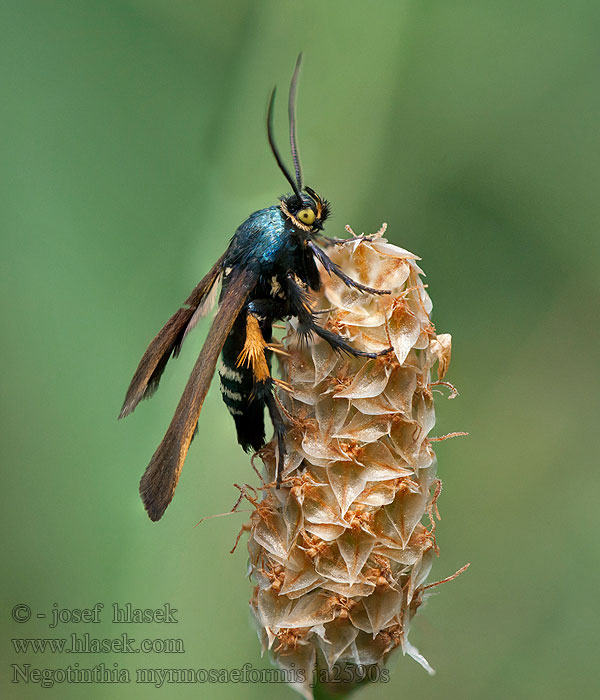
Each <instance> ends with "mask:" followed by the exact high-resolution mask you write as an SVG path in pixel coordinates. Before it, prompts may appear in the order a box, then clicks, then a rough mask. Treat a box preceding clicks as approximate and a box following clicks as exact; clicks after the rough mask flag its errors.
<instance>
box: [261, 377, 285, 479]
mask: <svg viewBox="0 0 600 700" xmlns="http://www.w3.org/2000/svg"><path fill="white" fill-rule="evenodd" d="M265 388H266V389H267V391H266V392H265V403H266V404H267V408H268V410H269V417H270V418H271V423H273V429H274V431H275V437H276V439H277V457H276V461H275V482H276V486H275V488H279V487H280V486H281V477H282V474H283V466H284V462H285V432H286V425H285V422H284V420H283V414H282V413H281V409H280V408H279V406H278V405H277V401H275V396H274V395H273V383H272V382H271V383H270V384H269V386H268V388H267V387H265Z"/></svg>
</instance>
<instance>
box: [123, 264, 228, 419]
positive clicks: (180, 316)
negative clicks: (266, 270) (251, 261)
mask: <svg viewBox="0 0 600 700" xmlns="http://www.w3.org/2000/svg"><path fill="white" fill-rule="evenodd" d="M224 259H225V255H224V254H223V255H222V256H221V257H220V258H219V259H218V260H217V262H216V263H215V264H214V265H213V267H212V269H211V270H210V272H209V273H208V274H207V275H206V276H205V277H204V278H203V279H202V280H201V281H200V282H199V283H198V284H197V285H196V287H195V289H194V291H193V292H192V293H191V294H190V296H189V297H188V298H187V299H186V300H185V303H184V305H183V306H182V307H181V308H180V309H178V310H177V311H176V312H175V313H174V314H173V315H172V316H171V318H170V319H169V320H168V321H167V322H166V323H165V325H164V326H163V327H162V328H161V329H160V331H159V332H158V335H157V336H156V337H155V338H154V340H153V341H152V342H151V343H150V345H149V346H148V348H147V350H146V352H145V353H144V355H143V357H142V359H141V360H140V363H139V365H138V368H137V369H136V370H135V374H134V375H133V378H132V380H131V383H130V384H129V388H128V389H127V394H126V395H125V401H124V402H123V408H122V409H121V413H120V414H119V418H124V417H125V416H128V415H129V414H130V413H131V412H132V411H133V410H134V409H135V407H136V406H137V405H138V403H139V402H140V401H141V400H142V399H147V398H149V397H150V396H152V394H154V392H155V391H156V390H157V389H158V384H159V382H160V378H161V376H162V374H163V372H164V371H165V367H166V366H167V362H168V361H169V358H170V357H177V355H178V354H179V351H180V349H181V344H182V343H183V339H184V338H185V336H186V335H187V333H188V332H189V331H190V330H191V329H192V328H193V327H194V325H195V324H196V322H197V321H198V318H199V317H200V316H201V315H202V314H201V312H202V309H203V306H204V304H205V303H206V302H207V301H209V300H210V297H211V292H213V291H216V284H217V282H218V280H219V277H220V276H221V272H222V270H223V260H224Z"/></svg>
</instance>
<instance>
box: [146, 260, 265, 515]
mask: <svg viewBox="0 0 600 700" xmlns="http://www.w3.org/2000/svg"><path fill="white" fill-rule="evenodd" d="M256 279H257V278H256V275H255V273H253V272H251V271H250V270H248V269H246V270H241V271H239V272H237V271H236V276H235V278H234V279H233V280H232V281H231V282H230V283H228V284H227V287H226V289H225V292H224V295H223V298H222V299H221V303H220V304H219V310H218V312H217V315H216V316H215V319H214V321H213V323H212V326H211V328H210V331H209V333H208V337H207V338H206V341H205V343H204V346H203V348H202V350H201V352H200V355H199V356H198V359H197V360H196V364H195V365H194V369H193V370H192V373H191V375H190V378H189V379H188V383H187V384H186V387H185V390H184V392H183V395H182V397H181V399H180V401H179V404H178V405H177V409H176V410H175V415H174V416H173V420H172V421H171V424H170V425H169V428H168V429H167V432H166V433H165V436H164V438H163V440H162V442H161V443H160V445H159V446H158V448H157V449H156V452H155V453H154V455H153V456H152V459H151V460H150V463H149V464H148V467H147V468H146V471H145V472H144V475H143V476H142V479H141V481H140V495H141V497H142V501H143V502H144V507H145V508H146V511H147V512H148V515H149V516H150V519H151V520H160V518H161V517H162V515H163V513H164V512H165V510H166V508H167V506H168V505H169V503H170V502H171V499H172V498H173V493H174V491H175V487H176V486H177V481H178V480H179V474H180V473H181V467H182V466H183V462H184V460H185V457H186V455H187V452H188V449H189V446H190V443H191V441H192V437H193V435H194V430H195V429H196V424H197V423H198V416H199V415H200V409H201V408H202V403H203V402H204V398H205V397H206V394H207V392H208V387H209V386H210V380H211V379H212V376H213V374H214V372H215V367H216V364H217V359H218V357H219V353H220V352H221V348H222V347H223V344H224V343H225V340H226V339H227V336H228V334H229V331H230V330H231V328H232V326H233V323H234V321H235V319H236V318H237V316H238V314H239V313H240V311H241V309H242V307H243V306H244V302H245V301H246V298H247V296H248V294H249V293H250V292H251V291H252V289H253V288H254V285H255V284H256Z"/></svg>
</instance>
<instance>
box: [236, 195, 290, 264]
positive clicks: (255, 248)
mask: <svg viewBox="0 0 600 700" xmlns="http://www.w3.org/2000/svg"><path fill="white" fill-rule="evenodd" d="M297 251H298V240H297V236H296V235H295V234H294V232H293V230H292V229H291V227H290V226H289V224H287V223H286V220H285V219H284V217H283V215H282V212H281V209H280V207H278V206H272V207H268V208H267V209H259V210H258V211H255V212H254V213H253V214H250V216H249V217H248V218H247V219H246V221H244V223H243V224H241V225H240V226H239V227H238V229H237V231H236V232H235V234H234V236H233V238H232V239H231V243H230V246H229V249H228V251H227V258H226V261H225V264H226V265H229V266H237V265H240V266H242V267H248V266H250V267H257V268H258V269H259V270H260V271H261V272H267V271H268V270H272V269H273V267H274V266H275V267H280V266H282V265H283V266H284V267H285V266H286V265H290V266H291V265H292V264H293V261H294V259H295V258H296V255H297Z"/></svg>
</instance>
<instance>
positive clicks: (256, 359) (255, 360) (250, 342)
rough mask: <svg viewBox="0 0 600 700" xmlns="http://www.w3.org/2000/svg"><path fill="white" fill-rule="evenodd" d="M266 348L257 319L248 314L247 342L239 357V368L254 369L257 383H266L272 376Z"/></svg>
mask: <svg viewBox="0 0 600 700" xmlns="http://www.w3.org/2000/svg"><path fill="white" fill-rule="evenodd" d="M266 347H267V344H266V343H265V339H264V338H263V334H262V331H261V330H260V326H259V325H258V321H257V319H256V317H255V316H253V315H252V314H248V316H247V317H246V342H245V343H244V347H243V348H242V352H240V354H239V355H238V358H237V366H238V367H241V366H245V367H252V372H253V374H254V378H255V379H256V381H257V382H264V381H266V380H267V379H269V377H270V376H271V374H270V372H269V366H268V365H267V360H266V358H265V348H266Z"/></svg>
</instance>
